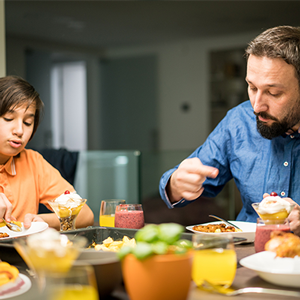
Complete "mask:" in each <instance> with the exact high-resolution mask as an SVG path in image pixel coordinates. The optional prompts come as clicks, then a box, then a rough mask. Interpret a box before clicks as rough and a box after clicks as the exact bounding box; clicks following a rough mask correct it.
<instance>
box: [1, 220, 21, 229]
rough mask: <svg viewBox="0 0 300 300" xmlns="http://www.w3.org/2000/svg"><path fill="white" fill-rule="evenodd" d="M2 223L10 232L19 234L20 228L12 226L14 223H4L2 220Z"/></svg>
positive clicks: (15, 225)
mask: <svg viewBox="0 0 300 300" xmlns="http://www.w3.org/2000/svg"><path fill="white" fill-rule="evenodd" d="M2 221H3V223H4V224H5V225H6V227H7V228H8V229H10V230H12V231H16V232H21V231H22V228H21V227H20V226H19V225H17V224H14V223H9V222H6V221H5V220H4V219H2Z"/></svg>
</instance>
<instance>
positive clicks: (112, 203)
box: [99, 199, 125, 227]
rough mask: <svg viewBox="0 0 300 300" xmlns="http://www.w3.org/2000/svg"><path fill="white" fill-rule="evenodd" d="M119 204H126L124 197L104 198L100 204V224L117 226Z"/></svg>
mask: <svg viewBox="0 0 300 300" xmlns="http://www.w3.org/2000/svg"><path fill="white" fill-rule="evenodd" d="M119 204H125V200H124V199H108V200H102V201H101V205H100V215H99V225H100V226H102V227H115V211H116V207H117V205H119Z"/></svg>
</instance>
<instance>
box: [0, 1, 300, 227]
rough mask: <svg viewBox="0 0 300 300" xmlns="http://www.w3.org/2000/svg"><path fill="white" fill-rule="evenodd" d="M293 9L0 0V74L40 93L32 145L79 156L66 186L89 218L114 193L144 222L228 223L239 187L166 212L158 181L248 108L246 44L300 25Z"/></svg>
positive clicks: (282, 4)
mask: <svg viewBox="0 0 300 300" xmlns="http://www.w3.org/2000/svg"><path fill="white" fill-rule="evenodd" d="M299 11H300V2H299V1H4V0H0V20H3V21H0V45H1V46H0V47H1V48H0V53H1V55H0V75H1V76H5V75H19V76H21V77H24V78H25V79H27V80H28V81H29V82H30V83H31V84H32V85H33V86H34V87H35V88H36V89H37V90H38V91H39V93H40V95H41V98H42V100H43V101H44V103H45V115H44V118H43V121H42V123H41V126H40V128H39V130H38V132H37V134H36V136H35V137H34V139H33V140H32V141H31V142H30V144H29V147H31V148H34V149H38V150H44V151H45V149H46V150H50V149H51V150H52V149H56V150H58V149H66V150H67V151H70V152H76V153H78V154H79V155H78V159H77V160H76V162H75V164H76V167H77V169H76V172H75V173H76V174H73V175H74V177H73V178H72V180H74V185H75V188H76V189H77V191H78V192H79V193H81V194H82V196H84V197H87V199H88V203H89V204H90V206H91V207H92V208H93V210H94V212H95V216H96V218H98V214H99V207H100V201H101V200H102V199H104V198H114V197H116V198H125V199H126V201H127V202H128V203H130V202H132V203H142V204H143V207H144V211H145V219H146V222H155V223H159V222H162V221H166V222H168V221H175V222H178V223H182V224H184V225H191V224H198V223H202V222H204V221H211V218H209V217H208V214H216V215H220V216H222V217H224V218H228V219H234V218H235V216H236V215H237V213H238V211H239V209H240V207H241V204H240V201H239V193H238V191H237V190H236V187H235V185H234V182H230V183H229V184H227V186H226V187H225V188H224V190H223V191H222V192H221V193H220V195H219V196H218V197H216V198H215V199H202V200H201V201H197V202H195V203H193V204H191V205H189V206H187V207H184V208H182V209H173V210H169V209H167V207H166V206H165V204H164V203H163V202H162V201H161V200H160V199H159V194H158V181H159V178H160V176H161V175H162V174H163V172H164V171H166V170H167V169H169V168H171V167H172V166H174V165H176V164H177V163H179V162H180V161H181V160H183V159H184V158H185V157H186V156H188V155H189V154H190V153H191V152H192V151H193V150H194V149H195V148H197V147H198V146H199V145H200V144H201V143H203V141H204V140H205V139H206V137H207V136H208V134H209V133H210V132H211V131H212V129H213V128H214V127H215V126H216V124H217V123H218V122H219V121H220V120H221V119H222V118H223V117H224V116H225V114H226V112H227V110H228V109H230V108H232V107H233V106H235V105H237V104H239V103H241V102H243V101H245V100H247V90H246V83H245V80H244V78H245V65H246V62H245V59H244V57H243V51H244V49H245V47H246V45H247V43H248V42H249V41H250V40H251V39H252V38H254V37H255V36H256V35H257V34H259V33H260V32H261V31H262V30H264V29H266V28H269V27H272V26H278V25H293V26H299V25H300V24H299V23H300V21H299V17H298V14H299V13H298V12H299ZM44 153H46V152H44Z"/></svg>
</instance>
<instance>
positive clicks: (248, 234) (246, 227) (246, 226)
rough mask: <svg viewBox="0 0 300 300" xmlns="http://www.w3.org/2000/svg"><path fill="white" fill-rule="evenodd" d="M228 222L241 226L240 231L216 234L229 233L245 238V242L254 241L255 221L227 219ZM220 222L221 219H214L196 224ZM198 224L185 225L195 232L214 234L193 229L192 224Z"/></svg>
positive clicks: (226, 233)
mask: <svg viewBox="0 0 300 300" xmlns="http://www.w3.org/2000/svg"><path fill="white" fill-rule="evenodd" d="M229 222H231V223H233V224H234V225H236V226H238V227H239V228H241V229H242V231H240V232H220V233H218V234H221V235H223V234H224V235H228V234H230V235H232V236H233V237H241V238H245V239H246V241H245V243H252V242H254V239H255V231H256V223H251V222H243V221H229ZM220 223H222V221H215V222H209V223H204V224H198V225H209V224H220ZM198 225H191V226H187V227H186V229H187V230H190V231H192V232H195V233H201V234H215V233H212V232H200V231H197V230H194V229H193V227H194V226H198Z"/></svg>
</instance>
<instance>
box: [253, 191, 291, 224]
mask: <svg viewBox="0 0 300 300" xmlns="http://www.w3.org/2000/svg"><path fill="white" fill-rule="evenodd" d="M252 207H253V208H254V210H255V211H256V212H257V214H258V215H259V217H260V218H261V219H262V220H263V221H264V222H266V223H268V224H283V223H284V222H285V220H286V218H287V217H288V215H289V214H290V212H291V211H292V210H293V208H294V207H295V204H291V203H290V202H288V201H286V200H284V199H282V198H281V197H279V196H269V197H266V198H264V199H263V200H262V201H261V202H259V203H252Z"/></svg>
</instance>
